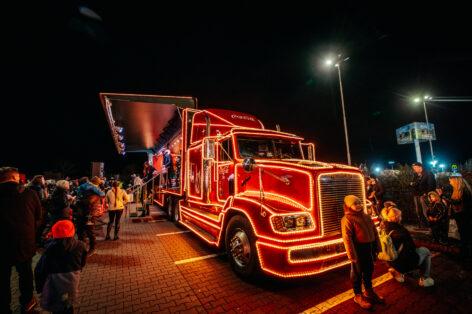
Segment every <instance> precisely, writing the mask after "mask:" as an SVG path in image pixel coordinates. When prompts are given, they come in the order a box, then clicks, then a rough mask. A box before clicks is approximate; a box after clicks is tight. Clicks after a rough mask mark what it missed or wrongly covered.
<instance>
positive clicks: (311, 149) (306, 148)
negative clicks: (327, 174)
mask: <svg viewBox="0 0 472 314" xmlns="http://www.w3.org/2000/svg"><path fill="white" fill-rule="evenodd" d="M302 152H303V158H304V159H307V160H313V161H315V159H316V157H315V144H313V143H302Z"/></svg>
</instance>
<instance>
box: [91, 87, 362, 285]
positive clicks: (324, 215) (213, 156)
mask: <svg viewBox="0 0 472 314" xmlns="http://www.w3.org/2000/svg"><path fill="white" fill-rule="evenodd" d="M100 98H101V101H102V104H103V108H104V110H105V113H106V117H107V120H108V123H109V126H110V129H111V131H112V136H113V139H114V142H115V145H116V148H117V150H118V152H119V153H121V154H125V153H128V152H147V153H148V154H149V159H150V160H151V161H153V162H154V167H155V168H156V169H158V171H157V172H158V175H157V177H156V179H155V182H154V184H153V186H154V191H155V193H154V201H155V203H157V204H159V205H160V206H162V207H163V208H164V209H165V210H166V211H167V212H168V214H169V217H171V219H172V220H174V221H176V222H178V223H180V224H182V225H184V226H186V227H187V228H188V229H189V230H191V231H192V232H193V233H194V234H195V235H197V236H198V237H200V238H201V239H203V240H204V241H206V242H207V243H208V244H209V245H212V246H216V247H219V248H221V249H224V250H226V252H227V254H228V256H229V260H230V263H231V266H232V268H233V269H234V271H235V272H236V273H238V274H239V275H241V276H251V275H253V274H255V273H257V272H258V271H260V270H261V271H263V272H264V273H266V274H270V275H273V276H277V277H303V276H309V275H314V274H318V273H322V272H326V271H329V270H331V269H334V268H338V267H342V266H344V265H347V264H348V263H349V261H348V259H347V256H346V251H345V249H344V245H343V242H342V238H341V218H342V216H343V199H344V196H346V195H348V194H354V195H356V196H358V197H359V198H360V199H361V200H362V201H363V202H364V208H365V206H366V200H365V185H364V178H363V176H362V174H361V172H360V171H359V170H358V169H357V168H354V167H349V166H345V165H339V164H333V163H326V162H320V161H317V160H315V149H314V145H313V144H311V143H303V138H301V137H299V136H297V135H295V134H290V133H285V132H280V131H276V130H269V129H266V128H265V127H264V124H263V123H262V122H261V121H260V120H259V119H258V118H256V117H255V116H253V115H250V114H247V113H242V112H235V111H230V110H224V109H197V100H196V99H195V98H192V97H173V96H155V95H130V94H112V93H102V94H100ZM169 153H170V154H169ZM166 154H167V157H166V156H165V155H166ZM168 156H170V158H169V157H168ZM169 159H170V160H171V162H170V163H169ZM166 160H167V161H166ZM164 162H166V163H167V166H163V163H164Z"/></svg>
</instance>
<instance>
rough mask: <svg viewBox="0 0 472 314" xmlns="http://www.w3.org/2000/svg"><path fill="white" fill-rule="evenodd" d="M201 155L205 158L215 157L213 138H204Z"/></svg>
mask: <svg viewBox="0 0 472 314" xmlns="http://www.w3.org/2000/svg"><path fill="white" fill-rule="evenodd" d="M203 156H204V158H205V159H215V141H214V140H213V139H205V141H204V146H203Z"/></svg>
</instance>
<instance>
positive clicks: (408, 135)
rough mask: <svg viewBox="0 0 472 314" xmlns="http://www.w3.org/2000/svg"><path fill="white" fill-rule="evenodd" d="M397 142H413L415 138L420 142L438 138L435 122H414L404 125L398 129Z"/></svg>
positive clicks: (400, 143)
mask: <svg viewBox="0 0 472 314" xmlns="http://www.w3.org/2000/svg"><path fill="white" fill-rule="evenodd" d="M396 133H397V143H398V144H399V145H402V144H411V143H414V141H415V140H418V141H419V142H425V141H429V140H432V141H434V140H436V132H435V130H434V124H432V123H429V124H427V123H425V122H413V123H410V124H407V125H404V126H402V127H401V128H398V129H397V130H396Z"/></svg>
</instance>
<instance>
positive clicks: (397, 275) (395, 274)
mask: <svg viewBox="0 0 472 314" xmlns="http://www.w3.org/2000/svg"><path fill="white" fill-rule="evenodd" d="M388 272H389V273H390V274H392V276H393V278H395V280H396V281H398V282H400V283H401V282H405V275H403V274H402V273H399V272H398V271H396V270H395V269H393V268H389V269H388Z"/></svg>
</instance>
